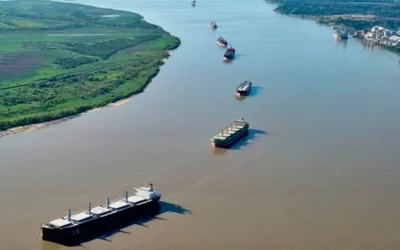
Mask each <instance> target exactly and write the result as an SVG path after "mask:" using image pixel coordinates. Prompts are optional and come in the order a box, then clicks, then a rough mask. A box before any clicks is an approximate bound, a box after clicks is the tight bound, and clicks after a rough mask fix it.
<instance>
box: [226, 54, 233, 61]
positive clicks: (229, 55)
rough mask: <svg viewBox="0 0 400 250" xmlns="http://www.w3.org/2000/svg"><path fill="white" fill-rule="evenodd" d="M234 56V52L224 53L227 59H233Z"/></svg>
mask: <svg viewBox="0 0 400 250" xmlns="http://www.w3.org/2000/svg"><path fill="white" fill-rule="evenodd" d="M234 57H235V54H233V53H225V54H224V59H225V60H232V59H233V58H234Z"/></svg>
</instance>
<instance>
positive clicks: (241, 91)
mask: <svg viewBox="0 0 400 250" xmlns="http://www.w3.org/2000/svg"><path fill="white" fill-rule="evenodd" d="M251 84H252V83H251V81H250V80H248V79H246V80H245V81H244V82H242V83H241V84H239V86H237V88H236V96H238V97H240V96H247V95H248V94H249V93H250V91H251Z"/></svg>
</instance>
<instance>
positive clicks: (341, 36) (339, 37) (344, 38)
mask: <svg viewBox="0 0 400 250" xmlns="http://www.w3.org/2000/svg"><path fill="white" fill-rule="evenodd" d="M333 35H334V36H335V37H336V38H337V39H340V40H347V39H348V38H349V37H348V36H347V35H340V34H337V33H335V32H333Z"/></svg>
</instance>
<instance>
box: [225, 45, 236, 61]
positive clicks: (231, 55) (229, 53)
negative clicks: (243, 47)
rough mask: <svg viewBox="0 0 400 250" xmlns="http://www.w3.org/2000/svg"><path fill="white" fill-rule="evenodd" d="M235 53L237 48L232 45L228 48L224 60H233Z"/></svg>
mask: <svg viewBox="0 0 400 250" xmlns="http://www.w3.org/2000/svg"><path fill="white" fill-rule="evenodd" d="M235 53H236V50H235V49H234V48H232V47H230V48H228V49H227V50H226V51H225V54H224V60H226V61H227V60H232V59H233V58H235Z"/></svg>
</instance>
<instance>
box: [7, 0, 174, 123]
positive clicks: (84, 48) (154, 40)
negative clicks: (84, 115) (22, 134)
mask: <svg viewBox="0 0 400 250" xmlns="http://www.w3.org/2000/svg"><path fill="white" fill-rule="evenodd" d="M179 43H180V40H179V39H178V38H176V37H174V36H172V35H170V34H169V33H167V32H166V31H164V30H163V29H161V28H160V27H158V26H155V25H153V24H149V23H147V22H145V21H143V18H142V17H141V16H140V15H137V14H134V13H129V12H123V11H116V10H111V9H102V8H95V7H90V6H85V5H78V4H72V3H59V2H51V1H44V0H34V1H27V0H17V1H4V2H3V1H0V130H6V129H9V128H13V127H17V126H22V125H28V124H34V123H40V122H46V121H51V120H55V119H59V118H63V117H66V116H70V115H75V114H78V113H81V112H84V111H87V110H89V109H92V108H95V107H99V106H104V105H106V104H108V103H110V102H114V101H117V100H119V99H122V98H126V97H128V96H130V95H132V94H135V93H138V92H140V91H142V90H143V88H144V87H145V86H146V84H147V83H148V82H149V81H150V80H151V78H152V77H154V76H155V75H156V74H157V72H158V68H159V67H160V65H162V63H163V62H162V59H163V58H166V57H168V52H167V50H170V49H174V48H176V47H177V46H178V45H179Z"/></svg>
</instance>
